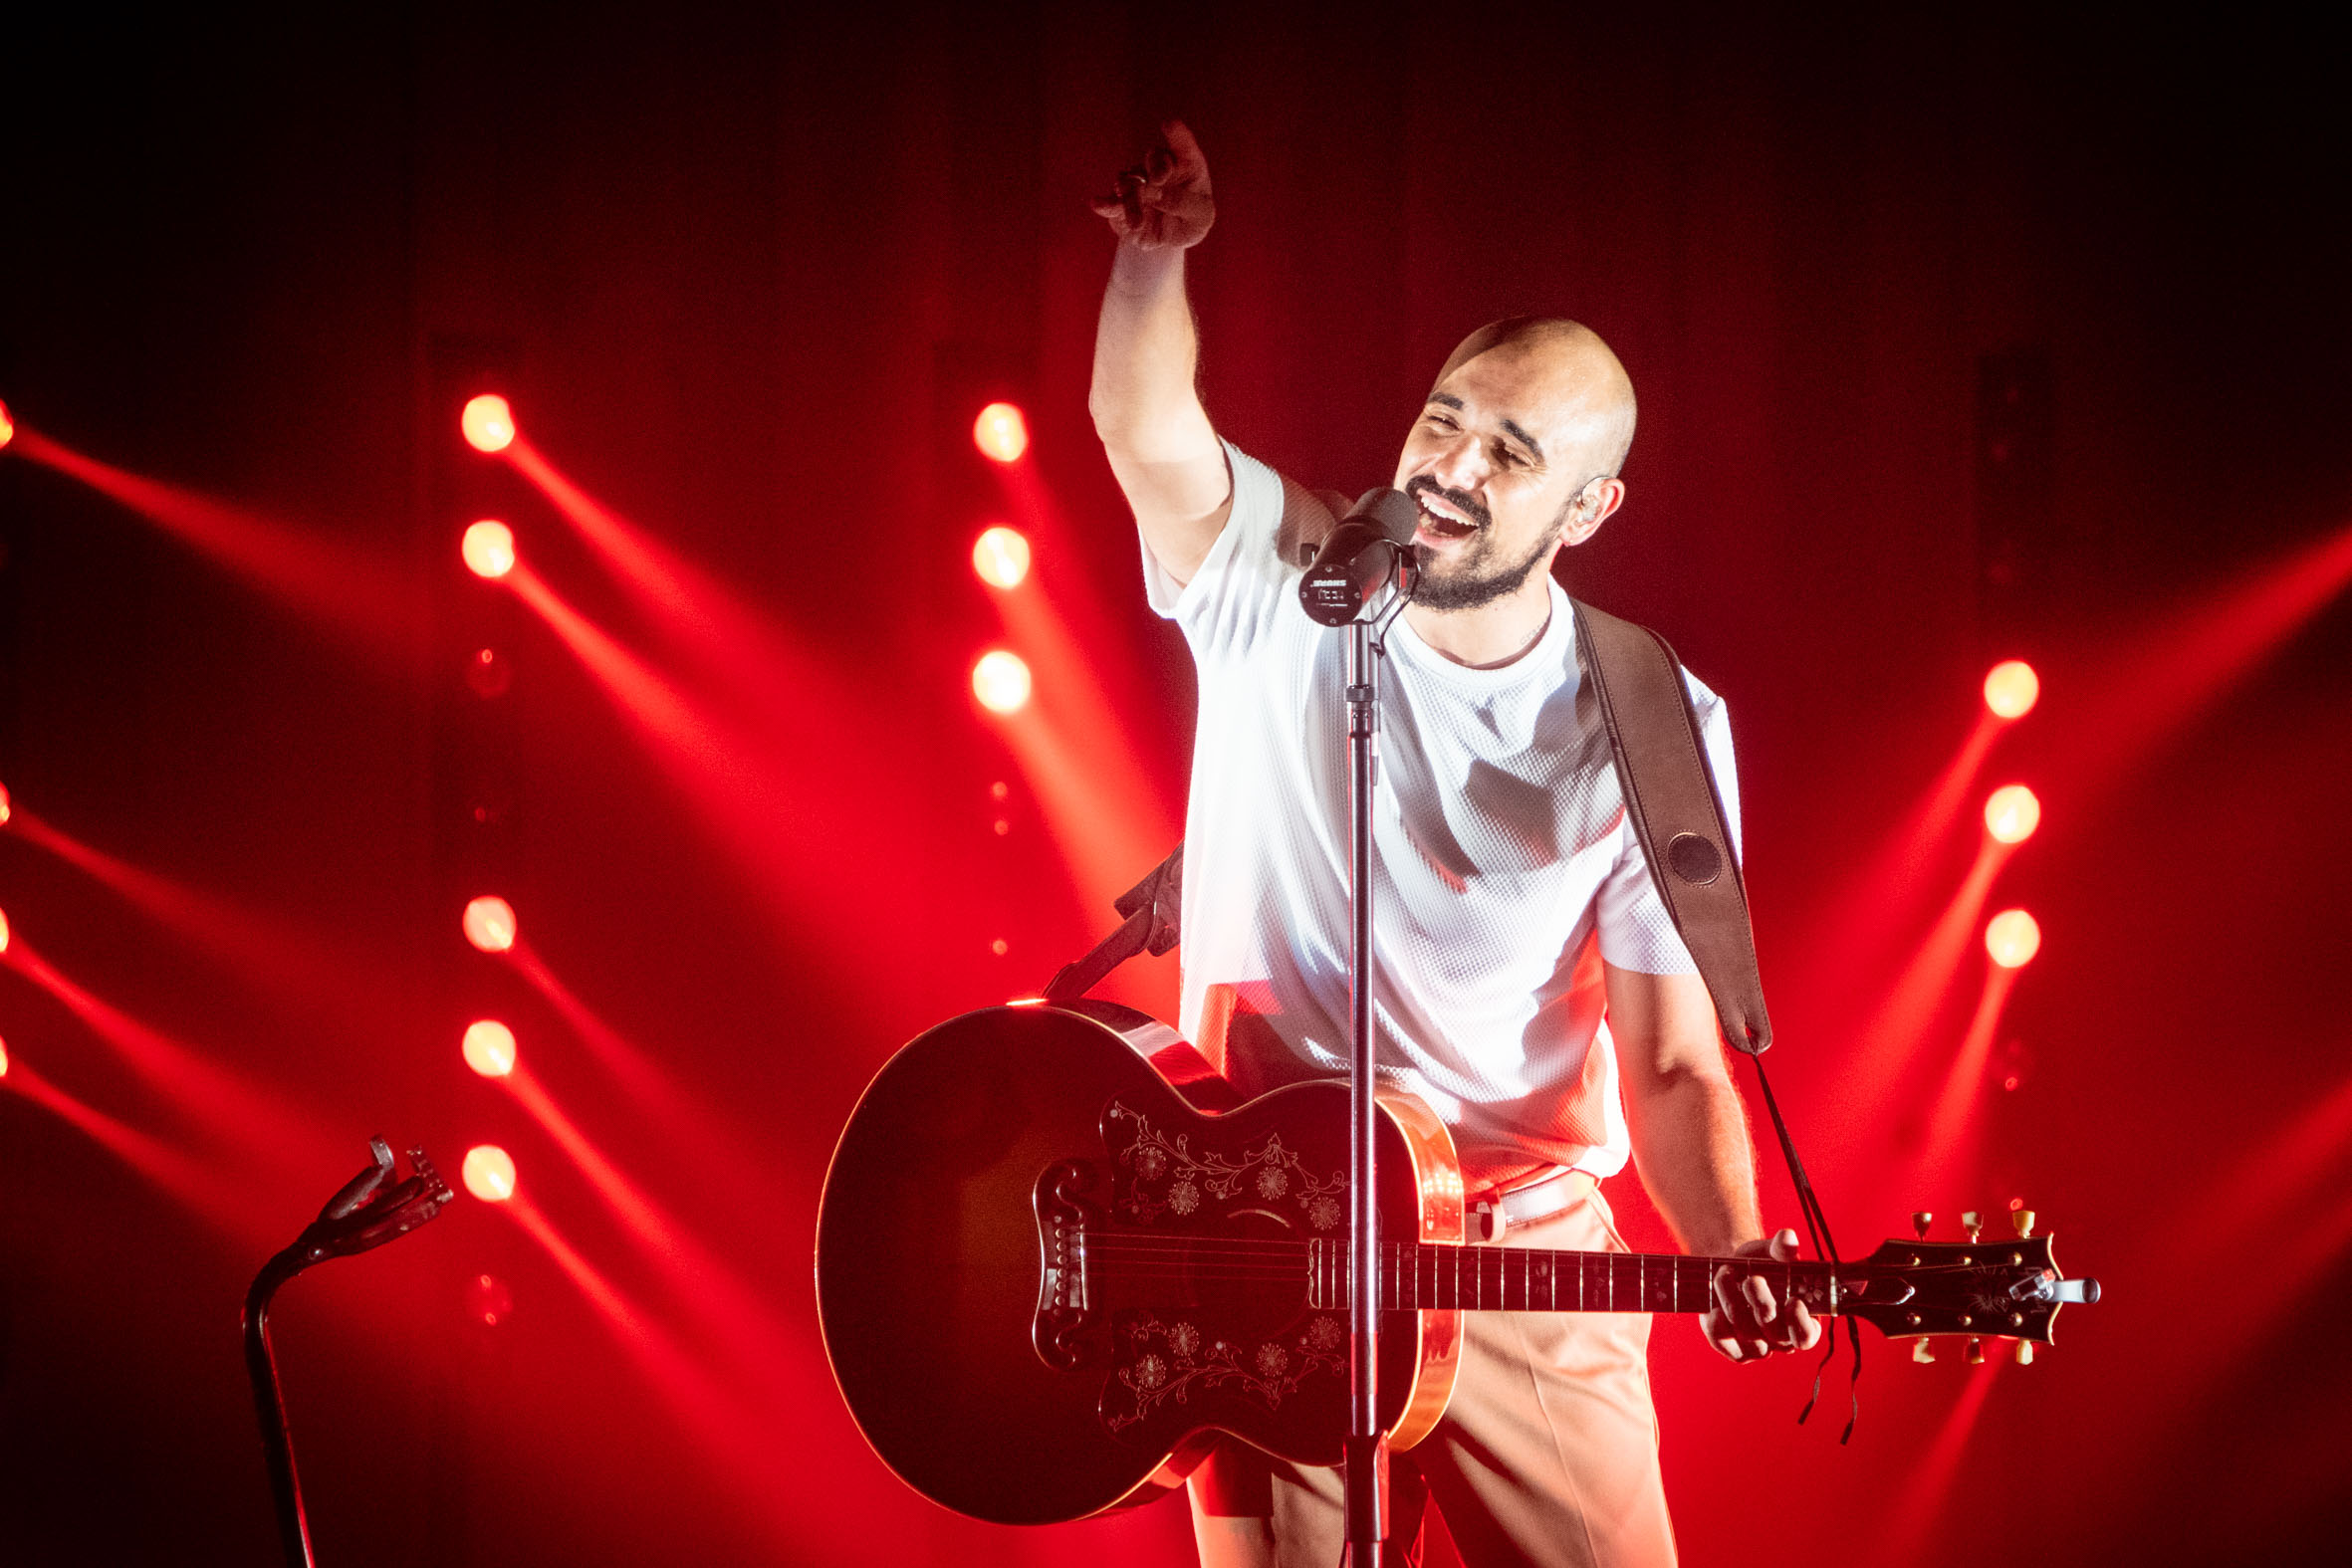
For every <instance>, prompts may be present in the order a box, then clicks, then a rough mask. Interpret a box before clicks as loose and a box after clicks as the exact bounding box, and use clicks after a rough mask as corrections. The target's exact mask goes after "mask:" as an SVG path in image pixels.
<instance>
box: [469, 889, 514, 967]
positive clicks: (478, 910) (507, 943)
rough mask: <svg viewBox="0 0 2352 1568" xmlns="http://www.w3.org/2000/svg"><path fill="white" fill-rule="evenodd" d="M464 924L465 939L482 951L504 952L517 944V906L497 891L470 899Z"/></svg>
mask: <svg viewBox="0 0 2352 1568" xmlns="http://www.w3.org/2000/svg"><path fill="white" fill-rule="evenodd" d="M462 924H463V926H464V927H465V939H466V940H467V941H468V942H471V943H472V944H473V945H474V947H475V948H476V949H478V950H479V951H481V952H484V953H504V952H506V951H508V950H509V949H510V948H512V947H513V946H514V945H515V935H516V931H517V926H516V923H515V906H514V905H512V904H510V903H508V902H507V901H506V900H505V899H503V898H500V897H498V896H497V895H496V894H492V893H485V894H483V895H482V896H481V897H480V898H474V899H468V900H467V901H466V906H465V918H464V920H463V921H462Z"/></svg>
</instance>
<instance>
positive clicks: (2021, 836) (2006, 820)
mask: <svg viewBox="0 0 2352 1568" xmlns="http://www.w3.org/2000/svg"><path fill="white" fill-rule="evenodd" d="M2040 825H2041V801H2040V799H2039V798H2038V797H2037V796H2036V795H2035V794H2034V793H2033V791H2032V790H2030V789H2028V788H2026V787H2025V786H2024V785H2023V784H2002V785H2001V786H2000V787H1999V788H1998V789H1996V790H1994V791H1993V793H1992V795H1991V796H1989V797H1988V798H1987V799H1986V801H1985V831H1987V832H1988V833H1991V834H1992V835H1993V836H1994V837H1995V838H1997V839H1999V841H2000V842H2002V843H2004V844H2021V843H2023V842H2024V841H2025V840H2026V839H2028V838H2031V837H2032V836H2033V830H2034V829H2035V828H2037V827H2039V826H2040Z"/></svg>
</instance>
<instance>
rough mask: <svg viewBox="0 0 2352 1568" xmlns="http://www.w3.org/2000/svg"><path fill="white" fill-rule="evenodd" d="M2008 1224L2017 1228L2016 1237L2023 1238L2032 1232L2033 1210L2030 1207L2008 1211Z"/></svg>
mask: <svg viewBox="0 0 2352 1568" xmlns="http://www.w3.org/2000/svg"><path fill="white" fill-rule="evenodd" d="M2009 1224H2010V1225H2013V1226H2015V1227H2016V1228H2017V1238H2018V1239H2019V1240H2023V1239H2024V1238H2025V1237H2026V1236H2029V1235H2031V1234H2032V1233H2033V1211H2032V1210H2030V1209H2017V1210H2012V1211H2010V1213H2009Z"/></svg>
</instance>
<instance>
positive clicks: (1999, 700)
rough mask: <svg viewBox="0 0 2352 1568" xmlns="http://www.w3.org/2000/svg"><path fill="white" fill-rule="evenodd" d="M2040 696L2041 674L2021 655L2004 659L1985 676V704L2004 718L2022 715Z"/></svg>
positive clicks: (2029, 710) (2026, 712) (2031, 709)
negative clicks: (2037, 673) (2036, 672)
mask: <svg viewBox="0 0 2352 1568" xmlns="http://www.w3.org/2000/svg"><path fill="white" fill-rule="evenodd" d="M2040 700H2041V677H2040V676H2038V675H2036V674H2034V673H2033V666H2032V665H2030V664H2027V663H2026V662H2025V661H2024V660H2023V659H2003V660H2002V661H2001V662H2000V663H1999V664H1996V665H1995V666H1993V669H1992V672H1991V673H1990V674H1988V675H1987V676H1986V677H1985V706H1986V707H1988V708H1990V709H1992V710H1993V711H1994V712H1995V713H1996V714H1998V715H1999V716H2000V717H2001V718H2003V719H2022V718H2024V717H2025V715H2027V714H2029V713H2031V712H2032V711H2033V705H2034V704H2035V703H2036V702H2038V701H2040Z"/></svg>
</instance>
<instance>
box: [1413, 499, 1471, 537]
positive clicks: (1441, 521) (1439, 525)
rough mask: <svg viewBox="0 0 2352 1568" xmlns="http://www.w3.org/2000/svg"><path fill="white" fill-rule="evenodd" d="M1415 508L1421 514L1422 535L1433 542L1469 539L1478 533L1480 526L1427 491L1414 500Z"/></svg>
mask: <svg viewBox="0 0 2352 1568" xmlns="http://www.w3.org/2000/svg"><path fill="white" fill-rule="evenodd" d="M1413 506H1414V509H1415V510H1416V511H1418V512H1419V513H1420V514H1421V533H1422V534H1423V535H1424V536H1426V537H1427V538H1429V539H1431V540H1437V541H1453V540H1462V539H1468V538H1470V536H1471V535H1473V534H1475V533H1477V532H1478V525H1477V524H1476V523H1473V522H1472V521H1471V520H1470V519H1468V518H1466V517H1464V516H1463V515H1462V514H1461V513H1460V512H1458V511H1456V510H1455V509H1454V508H1453V506H1452V505H1451V504H1449V503H1448V502H1446V501H1444V500H1442V499H1440V498H1438V497H1436V496H1432V495H1430V494H1429V493H1428V492H1427V491H1423V492H1422V493H1421V494H1419V495H1417V496H1415V497H1414V498H1413Z"/></svg>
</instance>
